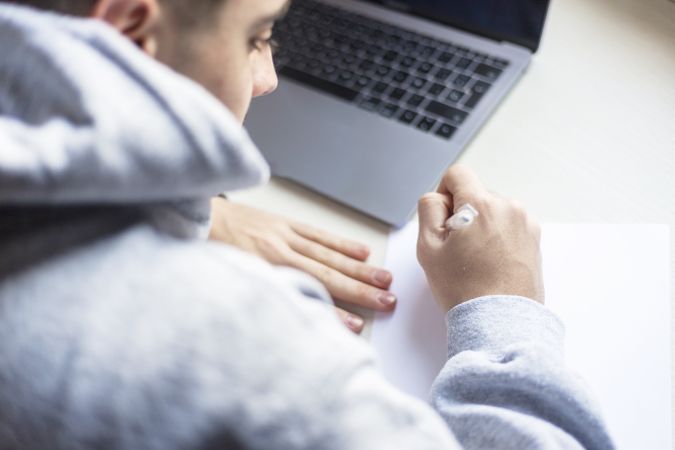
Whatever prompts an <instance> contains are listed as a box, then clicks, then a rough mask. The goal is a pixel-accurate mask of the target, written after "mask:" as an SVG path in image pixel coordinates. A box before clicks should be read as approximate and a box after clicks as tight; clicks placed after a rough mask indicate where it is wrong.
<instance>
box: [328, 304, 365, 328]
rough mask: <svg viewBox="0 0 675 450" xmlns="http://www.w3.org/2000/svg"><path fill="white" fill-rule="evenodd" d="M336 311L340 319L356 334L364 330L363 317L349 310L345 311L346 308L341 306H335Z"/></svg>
mask: <svg viewBox="0 0 675 450" xmlns="http://www.w3.org/2000/svg"><path fill="white" fill-rule="evenodd" d="M335 312H336V313H337V315H338V317H339V318H340V320H341V321H342V322H343V323H344V324H345V325H347V328H349V329H350V330H352V331H353V332H354V333H356V334H360V333H361V331H363V325H364V324H365V322H364V321H363V319H362V318H361V317H359V316H357V315H356V314H352V313H350V312H348V311H345V310H344V309H341V308H335Z"/></svg>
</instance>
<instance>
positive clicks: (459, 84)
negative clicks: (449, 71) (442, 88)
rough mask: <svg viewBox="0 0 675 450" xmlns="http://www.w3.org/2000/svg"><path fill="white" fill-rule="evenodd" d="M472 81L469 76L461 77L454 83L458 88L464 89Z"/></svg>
mask: <svg viewBox="0 0 675 450" xmlns="http://www.w3.org/2000/svg"><path fill="white" fill-rule="evenodd" d="M469 81H471V77H469V76H467V75H459V76H458V77H457V78H455V80H454V81H453V82H452V84H454V85H455V86H457V87H460V88H461V87H464V86H466V84H467V83H468V82H469Z"/></svg>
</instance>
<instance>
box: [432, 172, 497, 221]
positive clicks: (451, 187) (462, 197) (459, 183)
mask: <svg viewBox="0 0 675 450" xmlns="http://www.w3.org/2000/svg"><path fill="white" fill-rule="evenodd" d="M438 193H440V194H445V195H450V196H451V197H452V199H453V207H454V210H455V211H456V210H457V209H458V208H461V207H462V205H463V204H464V203H467V202H469V201H470V200H471V199H474V198H477V197H481V196H484V195H485V194H487V191H486V189H485V187H484V186H483V183H481V181H480V180H479V179H478V176H477V175H476V174H475V173H474V172H473V171H472V170H470V169H468V168H466V167H464V166H462V165H461V164H456V165H454V166H451V167H450V168H449V169H448V170H447V171H446V172H445V175H444V176H443V180H442V181H441V184H440V186H439V188H438Z"/></svg>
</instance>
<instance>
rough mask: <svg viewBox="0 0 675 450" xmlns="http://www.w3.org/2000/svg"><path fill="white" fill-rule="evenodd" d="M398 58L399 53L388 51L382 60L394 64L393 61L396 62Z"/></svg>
mask: <svg viewBox="0 0 675 450" xmlns="http://www.w3.org/2000/svg"><path fill="white" fill-rule="evenodd" d="M396 58H398V53H397V52H395V51H393V50H389V51H387V52H386V53H385V54H384V56H382V59H384V60H385V61H388V62H392V61H394V60H395V59H396Z"/></svg>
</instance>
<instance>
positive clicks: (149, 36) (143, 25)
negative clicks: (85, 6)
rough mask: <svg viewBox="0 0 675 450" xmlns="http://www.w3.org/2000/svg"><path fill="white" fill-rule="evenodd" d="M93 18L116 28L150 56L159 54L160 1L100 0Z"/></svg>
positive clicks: (93, 12)
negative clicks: (157, 39)
mask: <svg viewBox="0 0 675 450" xmlns="http://www.w3.org/2000/svg"><path fill="white" fill-rule="evenodd" d="M91 16H92V17H93V18H95V19H100V20H103V21H104V22H107V23H108V24H110V25H112V26H113V27H115V28H116V29H117V30H118V31H119V32H120V33H122V34H123V35H124V36H126V37H127V38H129V39H131V40H132V41H134V42H135V43H136V44H138V46H139V47H140V48H141V49H142V50H143V51H145V52H146V53H148V54H149V55H150V56H155V54H156V53H157V42H156V36H155V31H156V25H157V23H158V22H159V17H160V6H159V4H158V0H99V1H98V2H97V3H96V6H95V7H94V10H93V11H92V13H91Z"/></svg>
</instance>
